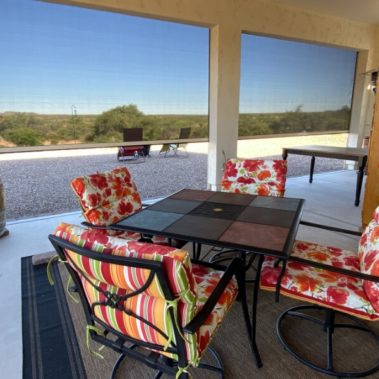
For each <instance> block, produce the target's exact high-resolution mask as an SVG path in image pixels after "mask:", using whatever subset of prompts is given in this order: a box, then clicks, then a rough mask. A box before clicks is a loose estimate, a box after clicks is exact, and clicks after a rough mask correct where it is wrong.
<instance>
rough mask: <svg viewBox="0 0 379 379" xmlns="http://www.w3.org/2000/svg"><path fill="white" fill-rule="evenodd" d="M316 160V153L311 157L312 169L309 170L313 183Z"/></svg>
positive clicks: (310, 181) (310, 180) (310, 179)
mask: <svg viewBox="0 0 379 379" xmlns="http://www.w3.org/2000/svg"><path fill="white" fill-rule="evenodd" d="M315 161H316V157H315V156H314V155H312V159H311V169H310V171H309V183H312V182H313V171H314V169H315Z"/></svg>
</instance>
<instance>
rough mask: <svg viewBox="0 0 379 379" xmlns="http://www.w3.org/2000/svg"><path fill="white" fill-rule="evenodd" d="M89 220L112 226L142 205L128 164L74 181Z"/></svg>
mask: <svg viewBox="0 0 379 379" xmlns="http://www.w3.org/2000/svg"><path fill="white" fill-rule="evenodd" d="M71 187H72V189H73V190H74V192H75V194H76V195H77V196H78V198H79V201H80V205H81V207H82V209H83V212H84V213H83V216H84V217H85V219H86V220H87V221H88V222H90V223H91V224H94V225H110V224H113V223H115V222H118V221H120V220H121V219H123V218H125V217H127V216H129V215H131V214H133V213H135V212H136V211H138V210H139V209H141V207H142V203H141V198H140V196H139V194H138V191H137V187H136V185H135V183H134V182H133V181H132V179H131V176H130V173H129V171H128V169H127V168H126V167H120V168H116V169H114V170H112V171H107V172H104V173H97V174H93V175H88V176H81V177H78V178H75V179H73V180H72V181H71Z"/></svg>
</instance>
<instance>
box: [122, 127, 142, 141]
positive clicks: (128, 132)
mask: <svg viewBox="0 0 379 379" xmlns="http://www.w3.org/2000/svg"><path fill="white" fill-rule="evenodd" d="M122 134H123V138H124V142H133V141H142V140H143V128H125V129H123V131H122Z"/></svg>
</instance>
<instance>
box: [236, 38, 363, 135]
mask: <svg viewBox="0 0 379 379" xmlns="http://www.w3.org/2000/svg"><path fill="white" fill-rule="evenodd" d="M241 49H242V51H241V56H242V58H241V93H240V123H239V135H240V136H248V135H259V134H276V133H296V132H316V131H325V132H327V131H332V130H333V131H335V130H347V129H348V126H349V121H350V106H351V98H352V91H353V84H354V72H355V63H356V52H355V51H352V50H347V49H340V48H332V47H325V46H320V45H314V44H308V43H301V42H293V41H287V40H281V39H275V38H268V37H261V36H255V35H250V34H243V35H242V47H241Z"/></svg>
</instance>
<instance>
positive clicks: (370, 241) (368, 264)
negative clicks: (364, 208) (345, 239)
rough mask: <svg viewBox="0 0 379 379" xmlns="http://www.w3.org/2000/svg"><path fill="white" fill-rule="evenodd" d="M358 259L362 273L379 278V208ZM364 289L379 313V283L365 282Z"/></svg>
mask: <svg viewBox="0 0 379 379" xmlns="http://www.w3.org/2000/svg"><path fill="white" fill-rule="evenodd" d="M358 257H359V260H360V267H361V271H362V272H363V273H365V274H369V275H374V276H377V277H378V278H379V207H378V208H376V210H375V212H374V218H373V220H372V221H371V222H370V223H369V224H368V225H367V227H366V229H365V231H364V232H363V234H362V237H361V239H360V241H359V249H358ZM363 288H364V290H365V291H366V294H367V297H368V298H369V299H370V301H371V304H372V306H373V307H374V308H375V310H376V311H377V312H379V283H378V282H372V281H370V280H364V281H363Z"/></svg>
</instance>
